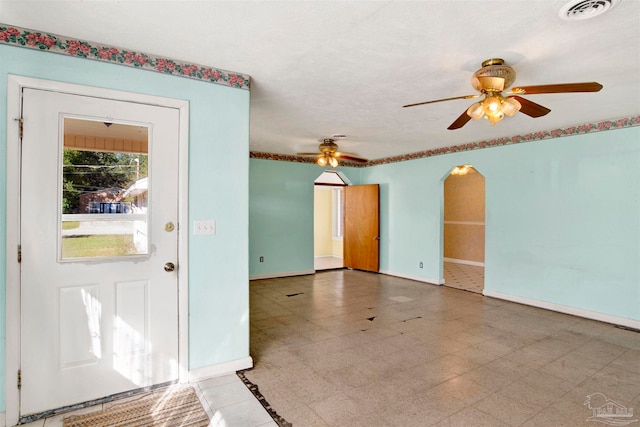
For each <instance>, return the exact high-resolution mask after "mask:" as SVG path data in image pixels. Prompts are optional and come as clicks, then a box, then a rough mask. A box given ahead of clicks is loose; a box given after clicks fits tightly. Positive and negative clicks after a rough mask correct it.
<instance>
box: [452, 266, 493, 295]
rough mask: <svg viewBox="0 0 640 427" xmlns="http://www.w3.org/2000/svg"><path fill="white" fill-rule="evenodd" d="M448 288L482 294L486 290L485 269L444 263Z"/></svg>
mask: <svg viewBox="0 0 640 427" xmlns="http://www.w3.org/2000/svg"><path fill="white" fill-rule="evenodd" d="M444 283H445V285H446V286H449V287H451V288H456V289H462V290H464V291H470V292H475V293H477V294H481V293H482V290H483V289H484V267H477V266H475V265H467V264H459V263H453V262H446V261H445V262H444Z"/></svg>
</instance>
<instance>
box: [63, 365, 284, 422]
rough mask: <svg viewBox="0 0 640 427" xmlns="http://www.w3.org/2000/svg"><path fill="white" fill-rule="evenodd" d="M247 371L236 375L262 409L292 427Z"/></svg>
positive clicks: (277, 420)
mask: <svg viewBox="0 0 640 427" xmlns="http://www.w3.org/2000/svg"><path fill="white" fill-rule="evenodd" d="M247 371H250V369H244V370H242V371H238V372H236V375H237V376H238V378H240V379H241V380H242V382H243V383H244V385H246V386H247V388H248V389H249V391H251V393H253V395H254V396H255V398H256V399H258V402H260V404H261V405H262V407H263V408H264V409H266V411H267V413H269V415H271V418H273V421H275V423H276V424H278V427H291V426H292V425H293V424H291V423H290V422H288V421H287V420H285V419H284V418H282V417H281V416H280V415H278V413H277V412H276V410H275V409H273V407H272V406H271V405H269V402H267V399H265V398H264V396H263V395H262V393H260V390H258V386H257V385H256V384H254V383H252V382H251V381H249V379H248V378H247V376H246V375H245V372H247ZM65 427H66V426H65Z"/></svg>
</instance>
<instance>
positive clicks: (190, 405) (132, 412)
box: [63, 387, 209, 427]
mask: <svg viewBox="0 0 640 427" xmlns="http://www.w3.org/2000/svg"><path fill="white" fill-rule="evenodd" d="M208 425H209V417H208V416H207V413H206V411H205V410H204V408H203V407H202V404H201V403H200V399H198V395H197V394H196V392H195V390H194V389H193V387H184V388H177V389H174V390H171V389H167V390H166V391H165V392H164V393H163V392H161V391H159V390H157V391H156V392H155V393H146V394H144V395H142V396H140V397H139V398H137V399H135V400H127V401H126V402H123V403H120V404H115V405H113V406H111V407H110V408H108V409H104V410H102V411H98V412H93V413H91V414H86V415H73V416H69V417H66V418H65V419H64V421H63V427H89V426H91V427H120V426H122V427H124V426H127V427H155V426H163V427H173V426H175V427H179V426H189V427H207V426H208Z"/></svg>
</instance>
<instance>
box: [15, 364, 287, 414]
mask: <svg viewBox="0 0 640 427" xmlns="http://www.w3.org/2000/svg"><path fill="white" fill-rule="evenodd" d="M195 389H196V392H197V393H198V396H199V397H200V401H201V402H202V406H203V407H204V408H205V410H206V411H207V414H208V415H209V419H210V420H211V424H210V427H277V426H278V425H277V424H276V422H275V421H274V420H273V419H272V418H271V416H270V415H269V414H268V413H267V411H266V410H265V409H264V408H263V406H262V405H261V404H260V402H259V401H258V400H257V399H256V398H255V397H254V395H253V394H252V393H251V392H250V391H249V389H248V388H247V387H246V386H245V385H244V383H243V382H242V381H241V380H240V378H238V376H237V375H235V374H231V375H224V376H220V377H217V378H212V379H208V380H204V381H200V382H198V383H197V384H195ZM157 392H159V393H160V392H161V390H158V391H157ZM126 399H127V398H125V399H119V400H117V401H113V402H110V403H105V404H104V406H105V408H106V407H108V405H113V404H114V403H116V402H117V403H120V402H122V401H123V400H126ZM102 407H103V405H95V406H92V407H88V408H84V409H81V410H79V411H74V412H69V413H66V414H60V415H56V416H54V417H50V418H47V419H43V420H38V421H34V422H32V423H28V424H22V425H21V426H20V427H62V423H63V418H64V417H67V416H69V415H72V414H73V415H81V414H86V413H90V412H93V411H97V410H101V409H102Z"/></svg>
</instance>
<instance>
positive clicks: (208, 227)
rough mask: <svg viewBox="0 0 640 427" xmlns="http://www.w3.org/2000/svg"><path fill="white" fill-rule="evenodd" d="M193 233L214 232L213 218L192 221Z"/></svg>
mask: <svg viewBox="0 0 640 427" xmlns="http://www.w3.org/2000/svg"><path fill="white" fill-rule="evenodd" d="M193 234H194V235H196V236H197V235H203V234H216V221H215V220H213V219H208V220H198V221H194V222H193Z"/></svg>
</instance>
